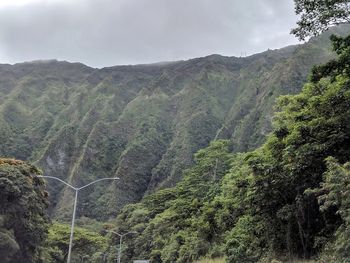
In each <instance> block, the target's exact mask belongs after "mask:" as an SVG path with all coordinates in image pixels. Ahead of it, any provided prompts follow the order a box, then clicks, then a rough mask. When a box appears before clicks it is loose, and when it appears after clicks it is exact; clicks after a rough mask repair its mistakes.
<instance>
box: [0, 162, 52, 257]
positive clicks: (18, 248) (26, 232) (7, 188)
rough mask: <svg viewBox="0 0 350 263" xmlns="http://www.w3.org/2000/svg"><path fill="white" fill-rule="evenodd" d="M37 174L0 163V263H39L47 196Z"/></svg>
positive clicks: (28, 167) (28, 168)
mask: <svg viewBox="0 0 350 263" xmlns="http://www.w3.org/2000/svg"><path fill="white" fill-rule="evenodd" d="M38 174H40V171H39V170H38V169H37V168H36V167H34V166H32V165H30V164H28V163H26V162H22V161H18V160H13V159H0V255H1V262H4V263H7V262H13V263H22V262H23V263H28V262H39V252H40V245H41V243H42V242H43V240H44V239H45V236H46V232H47V227H48V223H49V220H48V217H47V215H46V212H45V211H46V208H47V205H48V201H47V193H46V192H45V190H44V189H45V188H44V183H43V182H42V180H40V179H38V178H36V177H35V175H38Z"/></svg>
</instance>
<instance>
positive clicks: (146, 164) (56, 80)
mask: <svg viewBox="0 0 350 263" xmlns="http://www.w3.org/2000/svg"><path fill="white" fill-rule="evenodd" d="M343 28H345V29H343ZM336 31H338V32H340V33H342V32H348V31H350V30H349V28H348V27H342V28H340V29H336ZM329 34H330V33H326V34H324V35H322V36H320V37H319V38H313V39H311V40H310V41H309V42H308V43H306V44H303V45H297V46H292V47H286V48H283V49H280V50H268V51H265V52H263V53H259V54H255V55H252V56H249V57H243V58H237V57H224V56H218V55H210V56H207V57H203V58H195V59H191V60H186V61H178V62H174V63H170V64H166V65H162V64H161V65H159V64H157V65H133V66H130V65H129V66H128V65H124V66H115V67H106V68H102V69H95V68H90V67H88V66H85V65H84V64H81V63H69V62H60V61H53V62H50V63H44V64H42V63H39V64H35V63H34V64H33V63H32V64H30V63H29V64H27V63H21V64H15V65H5V66H4V65H3V64H2V65H0V79H1V81H0V139H1V141H3V142H4V143H2V144H1V146H0V155H3V156H10V157H15V158H19V159H24V160H30V161H32V162H34V163H35V164H36V165H38V166H39V167H42V169H43V170H44V172H45V174H46V175H53V176H57V177H59V178H61V179H63V180H67V181H69V182H71V183H73V184H76V185H82V184H84V183H87V182H89V181H92V180H94V179H97V178H102V177H111V176H118V177H120V178H121V180H120V181H118V182H117V183H116V184H111V185H108V186H106V185H105V184H102V185H96V186H94V187H93V188H91V189H90V190H89V191H86V192H83V193H82V194H81V195H80V199H81V200H82V201H81V206H80V207H79V209H78V213H79V215H80V216H88V217H94V218H98V219H103V218H109V217H112V216H114V215H115V214H116V213H117V212H118V211H119V210H120V209H121V208H122V207H123V206H124V205H125V204H128V203H132V202H136V201H138V200H140V199H141V198H142V197H143V196H144V195H147V194H148V193H150V192H153V191H154V190H155V189H159V188H164V187H169V186H173V185H175V184H176V182H178V181H179V180H180V179H181V177H182V173H183V171H184V170H185V169H186V168H188V167H190V166H191V165H192V163H193V153H194V152H196V151H198V150H199V149H201V148H204V147H206V146H208V145H209V142H210V141H212V140H214V139H230V140H231V141H232V148H233V150H234V151H236V152H240V151H246V150H249V149H254V148H255V147H256V146H258V145H261V143H262V142H263V141H264V138H265V136H266V135H267V134H268V133H269V132H270V131H271V119H272V117H273V116H272V112H273V111H272V107H273V106H272V105H273V104H274V100H275V98H276V97H278V96H279V95H283V94H294V93H296V92H298V91H300V89H301V87H302V85H303V83H304V82H305V80H306V78H307V75H306V72H309V70H310V69H311V67H312V66H313V65H314V64H319V63H323V62H325V61H327V60H329V59H330V58H332V56H333V54H332V52H331V51H330V44H329V41H328V36H329ZM49 187H50V188H49V189H50V193H51V201H52V204H53V205H52V207H53V211H52V213H54V214H55V215H56V216H59V217H62V218H69V217H70V211H71V203H70V200H71V197H72V193H71V192H70V191H69V190H68V189H65V188H63V186H61V185H57V184H55V183H54V182H49ZM89 200H95V202H92V201H89ZM96 200H97V201H96ZM105 210H107V211H105Z"/></svg>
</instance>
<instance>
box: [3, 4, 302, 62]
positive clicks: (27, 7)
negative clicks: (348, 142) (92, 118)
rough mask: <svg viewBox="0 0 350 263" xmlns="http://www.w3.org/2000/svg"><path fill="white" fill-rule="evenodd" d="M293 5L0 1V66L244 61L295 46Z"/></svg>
mask: <svg viewBox="0 0 350 263" xmlns="http://www.w3.org/2000/svg"><path fill="white" fill-rule="evenodd" d="M293 5H294V4H293V0H0V63H11V64H12V63H17V62H23V61H32V60H38V59H58V60H67V61H71V62H82V63H84V64H87V65H89V66H93V67H104V66H112V65H120V64H140V63H152V62H158V61H172V60H180V59H188V58H194V57H201V56H206V55H210V54H221V55H226V56H240V55H241V54H242V53H243V54H244V53H246V54H247V55H250V54H253V53H258V52H262V51H265V50H267V49H268V48H270V49H275V48H280V47H283V46H286V45H290V44H296V43H298V41H297V39H296V38H295V37H294V36H292V35H290V34H289V32H290V29H291V28H292V27H294V25H295V21H296V19H297V18H296V16H295V15H294V6H293Z"/></svg>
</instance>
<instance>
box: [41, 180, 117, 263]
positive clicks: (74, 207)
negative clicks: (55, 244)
mask: <svg viewBox="0 0 350 263" xmlns="http://www.w3.org/2000/svg"><path fill="white" fill-rule="evenodd" d="M36 177H39V178H50V179H55V180H57V181H60V182H61V183H63V184H65V185H67V186H68V187H70V188H71V189H73V190H74V191H75V198H74V206H73V216H72V225H71V232H70V239H69V248H68V256H67V263H70V261H71V253H72V247H73V234H74V221H75V214H76V211H77V201H78V192H79V190H81V189H84V188H85V187H88V186H90V185H92V184H94V183H97V182H100V181H104V180H117V179H119V178H118V177H113V178H102V179H98V180H95V181H93V182H91V183H88V184H86V185H84V186H82V187H74V186H72V185H70V184H69V183H67V182H65V181H63V180H61V179H60V178H57V177H55V176H49V175H37V176H36ZM121 238H122V237H121Z"/></svg>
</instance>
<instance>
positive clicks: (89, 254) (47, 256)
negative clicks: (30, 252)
mask: <svg viewBox="0 0 350 263" xmlns="http://www.w3.org/2000/svg"><path fill="white" fill-rule="evenodd" d="M103 234H104V233H96V232H94V231H90V230H87V229H84V228H80V227H77V228H75V231H74V246H73V250H72V251H73V252H72V262H81V261H82V260H84V262H96V263H97V262H102V259H103V258H104V253H105V252H106V251H107V238H106V237H105V236H104V235H103ZM69 236H70V225H64V224H59V223H54V224H52V225H51V226H50V228H49V231H48V237H47V239H46V242H45V243H44V245H43V247H42V251H43V252H42V254H41V260H42V261H43V262H45V263H64V262H66V261H67V251H68V245H69ZM106 256H107V255H106Z"/></svg>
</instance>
